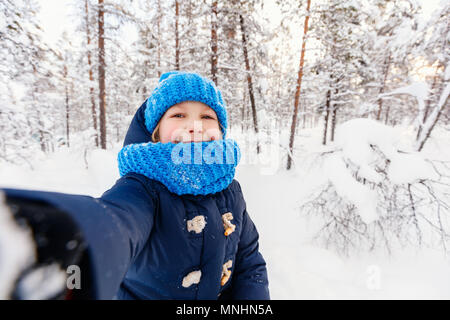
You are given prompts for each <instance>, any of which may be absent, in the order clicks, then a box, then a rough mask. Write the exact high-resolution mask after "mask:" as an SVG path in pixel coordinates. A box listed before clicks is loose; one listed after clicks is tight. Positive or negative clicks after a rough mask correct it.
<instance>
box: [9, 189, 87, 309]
mask: <svg viewBox="0 0 450 320" xmlns="http://www.w3.org/2000/svg"><path fill="white" fill-rule="evenodd" d="M0 193H1V192H0ZM5 200H6V202H5ZM84 249H85V245H84V243H83V239H82V236H81V234H80V233H79V231H78V228H77V226H76V225H75V223H74V222H73V221H72V220H71V218H70V217H69V216H68V215H67V214H66V213H64V212H62V211H61V210H59V209H57V208H55V207H53V206H51V205H48V204H45V203H41V202H37V201H32V200H28V199H20V198H6V199H4V196H3V193H1V195H0V299H33V300H34V299H62V298H64V297H65V295H66V292H67V286H66V280H67V272H66V268H67V267H68V266H69V265H72V264H76V263H78V262H79V261H80V259H81V255H82V254H83V252H84Z"/></svg>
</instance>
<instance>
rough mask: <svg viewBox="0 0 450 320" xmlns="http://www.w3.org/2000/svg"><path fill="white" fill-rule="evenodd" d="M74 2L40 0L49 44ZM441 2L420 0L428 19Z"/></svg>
mask: <svg viewBox="0 0 450 320" xmlns="http://www.w3.org/2000/svg"><path fill="white" fill-rule="evenodd" d="M74 1H80V0H39V1H38V2H39V4H40V6H41V12H40V15H39V18H40V20H41V22H42V27H43V29H44V37H45V40H47V42H49V43H51V44H56V42H57V41H58V38H59V37H60V35H61V34H62V32H63V31H64V30H66V29H69V30H72V29H73V28H74V25H75V21H74V17H73V16H71V11H72V10H73V9H71V7H72V6H73V3H74ZM441 1H443V2H444V1H450V0H418V2H419V3H420V4H421V5H422V7H423V11H424V15H425V17H426V18H428V17H429V16H430V15H431V13H432V12H433V11H434V9H436V8H438V7H439V3H440V2H441ZM264 7H265V10H266V12H268V13H270V15H271V16H272V17H273V21H274V23H276V22H279V20H280V11H279V9H278V8H277V5H276V3H275V0H264Z"/></svg>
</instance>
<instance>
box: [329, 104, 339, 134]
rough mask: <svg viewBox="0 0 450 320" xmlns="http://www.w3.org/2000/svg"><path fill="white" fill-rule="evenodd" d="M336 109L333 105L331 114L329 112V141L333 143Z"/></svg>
mask: <svg viewBox="0 0 450 320" xmlns="http://www.w3.org/2000/svg"><path fill="white" fill-rule="evenodd" d="M337 109H338V108H337V107H336V104H333V107H332V112H331V137H330V141H334V132H335V130H336V116H337Z"/></svg>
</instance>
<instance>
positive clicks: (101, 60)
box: [98, 0, 106, 149]
mask: <svg viewBox="0 0 450 320" xmlns="http://www.w3.org/2000/svg"><path fill="white" fill-rule="evenodd" d="M98 5H99V7H98V87H99V106H100V144H101V147H102V149H106V92H105V68H106V64H105V38H104V20H103V19H104V8H103V0H98Z"/></svg>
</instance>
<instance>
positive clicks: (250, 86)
mask: <svg viewBox="0 0 450 320" xmlns="http://www.w3.org/2000/svg"><path fill="white" fill-rule="evenodd" d="M239 21H240V25H241V32H242V49H243V50H244V60H245V70H246V71H247V85H248V95H249V97H250V104H251V107H252V113H253V126H254V128H255V132H256V139H257V140H256V152H257V153H258V154H259V150H260V149H259V137H258V133H259V129H258V120H257V118H256V104H255V96H254V94H253V80H252V75H251V72H250V61H249V59H248V51H247V33H246V31H245V22H244V16H243V15H242V14H239Z"/></svg>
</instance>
